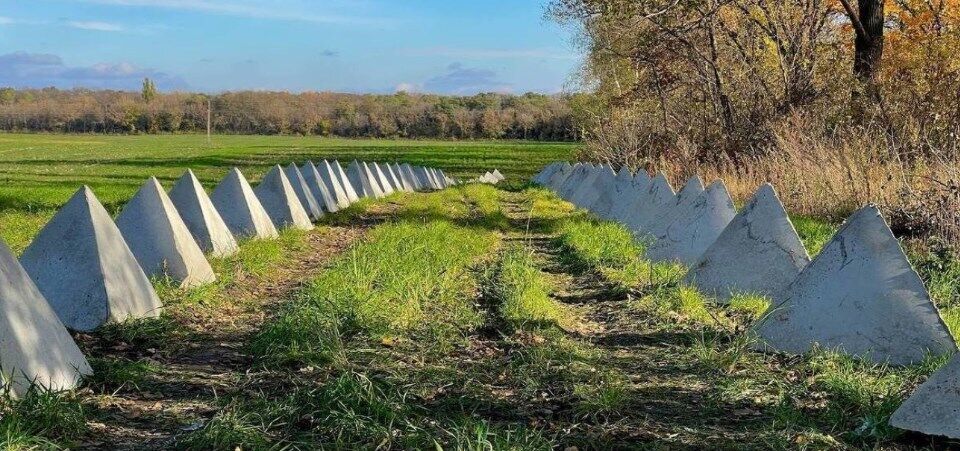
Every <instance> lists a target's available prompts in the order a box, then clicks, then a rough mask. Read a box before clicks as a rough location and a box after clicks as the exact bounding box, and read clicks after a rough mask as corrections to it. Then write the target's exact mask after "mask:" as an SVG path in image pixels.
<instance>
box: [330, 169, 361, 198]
mask: <svg viewBox="0 0 960 451" xmlns="http://www.w3.org/2000/svg"><path fill="white" fill-rule="evenodd" d="M330 167H332V168H333V173H334V175H336V176H337V181H339V182H340V186H342V187H343V193H344V194H346V195H347V199H348V200H349V201H350V203H351V204H352V203H354V202H356V201H358V200H360V195H359V194H357V187H356V186H353V183H351V182H350V178H349V177H347V172H346V171H344V170H343V166H340V162H339V161H337V160H333V163H331V164H330Z"/></svg>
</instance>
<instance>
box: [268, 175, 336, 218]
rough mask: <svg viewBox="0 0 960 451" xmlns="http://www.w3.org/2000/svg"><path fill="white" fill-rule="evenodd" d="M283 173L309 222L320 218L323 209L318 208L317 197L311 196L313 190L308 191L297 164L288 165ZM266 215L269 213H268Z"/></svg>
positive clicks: (308, 186) (308, 188)
mask: <svg viewBox="0 0 960 451" xmlns="http://www.w3.org/2000/svg"><path fill="white" fill-rule="evenodd" d="M285 172H286V174H287V180H288V181H290V186H292V187H293V192H294V193H296V194H297V199H300V204H301V205H303V208H304V210H306V212H307V216H309V217H310V219H311V220H318V219H320V218H322V217H323V207H321V206H320V201H318V200H317V197H316V196H314V195H313V190H311V189H310V185H309V184H307V180H306V179H304V178H303V173H302V172H300V168H298V167H297V164H296V163H290V165H289V166H287V169H286V171H285ZM267 213H270V212H269V211H268V212H267Z"/></svg>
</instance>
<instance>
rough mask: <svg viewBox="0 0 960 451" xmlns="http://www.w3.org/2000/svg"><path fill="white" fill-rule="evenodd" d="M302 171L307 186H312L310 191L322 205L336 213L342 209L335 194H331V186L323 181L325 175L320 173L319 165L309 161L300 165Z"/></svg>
mask: <svg viewBox="0 0 960 451" xmlns="http://www.w3.org/2000/svg"><path fill="white" fill-rule="evenodd" d="M300 173H301V174H303V180H304V181H306V182H307V186H308V187H310V192H311V193H313V197H315V198H317V202H319V203H320V206H321V207H322V208H323V209H324V210H326V211H328V212H330V213H336V212H338V211H340V206H339V205H338V204H337V200H336V199H334V197H333V194H331V190H330V187H329V186H327V184H326V183H324V181H323V176H321V175H320V171H318V170H317V167H316V166H315V165H314V164H313V162H312V161H307V162H306V163H304V164H303V166H301V167H300Z"/></svg>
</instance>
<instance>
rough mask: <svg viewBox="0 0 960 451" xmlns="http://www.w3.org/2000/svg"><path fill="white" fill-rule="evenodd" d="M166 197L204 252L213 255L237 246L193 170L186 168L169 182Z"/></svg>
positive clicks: (231, 251) (230, 252)
mask: <svg viewBox="0 0 960 451" xmlns="http://www.w3.org/2000/svg"><path fill="white" fill-rule="evenodd" d="M170 200H171V201H172V202H173V205H174V206H176V207H177V212H179V213H180V218H181V219H183V222H184V224H186V225H187V229H188V230H190V234H191V235H193V239H194V240H195V241H196V242H197V244H198V245H200V249H202V250H203V251H204V252H209V253H210V254H211V255H213V256H215V257H226V256H229V255H233V254H236V253H237V251H238V250H240V247H239V246H238V245H237V240H236V238H234V237H233V233H231V232H230V229H229V228H228V227H227V223H226V222H224V221H223V218H222V217H221V216H220V212H218V211H217V208H216V207H214V206H213V202H212V201H211V200H210V196H207V192H206V191H204V189H203V185H201V184H200V181H199V180H197V176H196V175H194V174H193V171H191V170H189V169H188V170H187V172H185V173H184V174H183V176H182V177H180V180H177V183H176V184H174V185H173V188H172V189H171V190H170Z"/></svg>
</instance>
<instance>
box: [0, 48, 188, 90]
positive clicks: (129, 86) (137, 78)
mask: <svg viewBox="0 0 960 451" xmlns="http://www.w3.org/2000/svg"><path fill="white" fill-rule="evenodd" d="M147 77H149V78H150V79H152V80H153V81H155V82H156V83H157V86H159V87H160V89H164V90H172V89H185V88H187V87H188V86H187V84H186V82H184V80H183V79H182V78H180V77H177V76H174V75H170V74H167V73H165V72H161V71H157V70H154V69H149V68H142V67H139V66H136V65H134V64H131V63H128V62H119V63H99V64H94V65H91V66H70V65H68V64H66V63H65V62H64V61H63V58H61V57H60V56H59V55H54V54H50V53H27V52H14V53H7V54H3V55H0V86H12V87H17V88H20V87H29V88H43V87H47V86H55V87H59V88H74V87H84V88H94V89H124V90H137V89H139V88H140V83H141V82H142V81H143V79H144V78H147Z"/></svg>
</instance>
